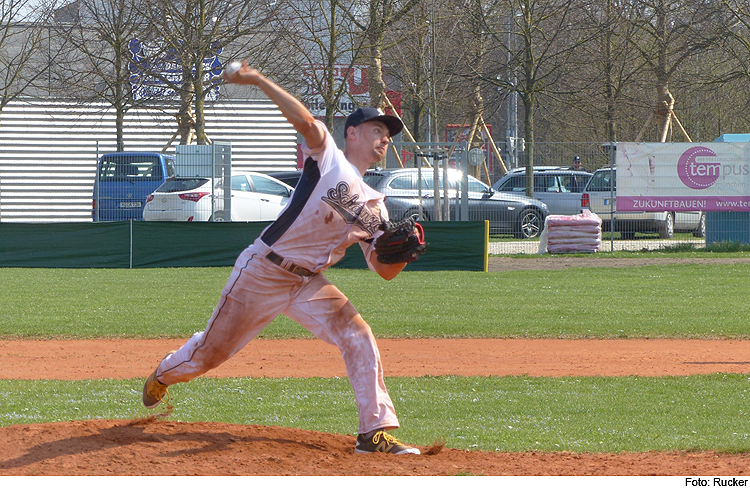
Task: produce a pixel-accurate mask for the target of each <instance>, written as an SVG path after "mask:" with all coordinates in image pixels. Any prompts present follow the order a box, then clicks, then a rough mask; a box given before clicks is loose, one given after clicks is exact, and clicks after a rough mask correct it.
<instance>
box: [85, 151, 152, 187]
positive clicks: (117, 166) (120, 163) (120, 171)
mask: <svg viewBox="0 0 750 504" xmlns="http://www.w3.org/2000/svg"><path fill="white" fill-rule="evenodd" d="M161 177H162V174H161V166H160V164H159V158H158V157H156V156H145V155H127V156H109V157H105V158H103V159H102V163H101V170H100V171H99V180H100V181H102V182H106V181H125V180H129V181H135V180H142V181H147V180H154V181H158V180H160V179H161Z"/></svg>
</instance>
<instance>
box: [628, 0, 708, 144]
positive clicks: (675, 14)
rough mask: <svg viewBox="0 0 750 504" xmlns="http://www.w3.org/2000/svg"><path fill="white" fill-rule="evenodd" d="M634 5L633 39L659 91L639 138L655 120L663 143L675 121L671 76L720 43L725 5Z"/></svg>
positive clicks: (696, 1)
mask: <svg viewBox="0 0 750 504" xmlns="http://www.w3.org/2000/svg"><path fill="white" fill-rule="evenodd" d="M633 6H634V8H633V9H632V10H631V11H630V18H629V19H630V23H632V24H633V27H634V30H633V40H634V42H635V47H636V49H637V50H638V51H639V53H640V54H641V57H642V58H643V62H644V65H645V66H646V67H647V69H648V70H649V72H650V73H651V75H652V82H653V86H654V89H655V92H656V93H655V100H654V101H655V103H654V108H653V111H652V113H651V117H650V118H649V121H647V122H646V125H645V126H644V128H643V129H642V130H641V133H640V134H639V137H640V136H642V133H644V132H645V129H646V126H647V125H648V124H649V123H650V121H651V119H655V120H656V124H657V135H656V139H657V141H660V142H664V141H667V140H668V139H669V135H670V132H671V127H672V125H673V124H674V119H675V118H676V115H675V114H674V105H675V98H674V96H673V95H672V92H671V90H670V85H671V80H672V77H673V76H674V75H675V74H676V73H677V72H678V71H679V69H680V68H681V66H682V65H684V64H685V63H687V62H689V61H690V59H691V58H692V57H693V56H694V55H696V54H700V53H703V52H704V51H707V50H708V49H709V48H711V47H713V46H715V44H716V43H717V42H718V41H719V40H720V36H721V35H720V31H719V30H717V28H718V26H719V23H718V21H719V20H720V19H721V17H722V12H721V8H722V4H721V3H720V2H713V1H708V0H689V1H684V0H638V1H636V2H633ZM677 124H678V125H680V123H679V122H678V123H677Z"/></svg>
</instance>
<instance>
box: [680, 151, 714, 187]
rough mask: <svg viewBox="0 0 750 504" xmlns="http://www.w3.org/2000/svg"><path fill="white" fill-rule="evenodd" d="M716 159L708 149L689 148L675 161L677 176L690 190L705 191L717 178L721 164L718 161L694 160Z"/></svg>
mask: <svg viewBox="0 0 750 504" xmlns="http://www.w3.org/2000/svg"><path fill="white" fill-rule="evenodd" d="M698 157H701V158H708V157H716V153H715V152H714V151H712V150H711V149H709V148H708V147H691V148H689V149H688V150H686V151H685V152H684V153H683V154H682V156H680V159H679V160H678V161H677V175H679V177H680V180H682V183H683V184H685V185H686V186H688V187H690V188H691V189H706V188H707V187H711V186H712V185H713V183H714V182H716V180H717V179H718V178H719V173H720V172H721V163H720V162H718V161H707V160H705V159H704V160H702V161H700V162H699V161H696V158H698Z"/></svg>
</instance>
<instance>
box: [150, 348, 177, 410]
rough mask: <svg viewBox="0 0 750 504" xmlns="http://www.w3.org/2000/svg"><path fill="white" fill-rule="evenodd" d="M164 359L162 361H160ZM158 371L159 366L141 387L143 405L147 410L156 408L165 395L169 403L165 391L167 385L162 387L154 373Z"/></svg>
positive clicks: (170, 353) (167, 393) (167, 392)
mask: <svg viewBox="0 0 750 504" xmlns="http://www.w3.org/2000/svg"><path fill="white" fill-rule="evenodd" d="M173 353H174V352H169V353H168V354H167V355H166V356H165V357H164V359H166V358H167V357H169V356H170V355H172V354H173ZM164 359H162V361H163V360H164ZM158 369H159V366H156V369H154V372H153V373H151V376H149V377H148V378H147V379H146V383H145V384H144V385H143V405H144V406H145V407H147V408H148V409H151V408H156V407H157V406H158V405H159V403H160V402H161V401H162V399H164V396H165V395H166V396H167V402H169V391H168V390H167V385H164V384H163V383H162V382H160V381H159V380H158V379H157V378H156V371H157V370H158Z"/></svg>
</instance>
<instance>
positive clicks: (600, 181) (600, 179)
mask: <svg viewBox="0 0 750 504" xmlns="http://www.w3.org/2000/svg"><path fill="white" fill-rule="evenodd" d="M616 173H617V172H615V171H614V170H602V171H598V172H596V173H594V176H593V177H591V180H590V181H589V186H588V190H589V191H609V190H610V189H616V187H610V177H611V176H612V177H613V179H614V185H615V186H616V185H617V177H616Z"/></svg>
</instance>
